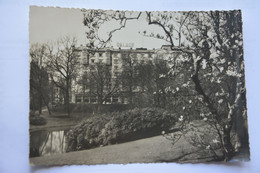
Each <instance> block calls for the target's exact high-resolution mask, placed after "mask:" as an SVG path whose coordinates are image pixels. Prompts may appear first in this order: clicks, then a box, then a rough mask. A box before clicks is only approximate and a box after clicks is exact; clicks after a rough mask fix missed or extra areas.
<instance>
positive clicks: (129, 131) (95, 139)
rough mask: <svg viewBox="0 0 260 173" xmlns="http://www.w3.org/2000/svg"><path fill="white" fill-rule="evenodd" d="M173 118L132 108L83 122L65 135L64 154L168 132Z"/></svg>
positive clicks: (170, 115) (158, 110)
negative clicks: (66, 142)
mask: <svg viewBox="0 0 260 173" xmlns="http://www.w3.org/2000/svg"><path fill="white" fill-rule="evenodd" d="M175 122H176V116H175V115H174V114H171V113H169V112H167V111H166V110H164V109H159V108H157V109H155V108H142V109H140V108H135V109H132V110H128V111H124V112H112V113H107V114H103V115H100V116H95V117H92V118H89V119H86V120H84V121H82V122H81V123H79V124H78V125H76V126H75V127H74V128H73V129H71V130H70V131H69V132H68V133H67V141H68V145H67V151H75V150H83V149H89V148H93V147H98V146H104V145H109V144H115V143H121V142H127V141H132V140H136V139H140V138H145V137H150V136H155V135H159V134H161V132H162V131H167V130H168V129H169V128H171V127H172V126H173V125H174V124H175Z"/></svg>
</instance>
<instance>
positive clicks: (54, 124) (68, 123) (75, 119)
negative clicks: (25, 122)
mask: <svg viewBox="0 0 260 173" xmlns="http://www.w3.org/2000/svg"><path fill="white" fill-rule="evenodd" d="M40 116H41V117H43V118H45V119H46V120H47V123H46V124H45V125H30V129H29V131H30V132H34V131H38V130H49V131H52V130H63V129H68V128H70V127H72V126H75V125H76V124H78V123H79V122H80V121H81V120H82V119H84V118H87V117H90V116H89V115H88V116H87V115H85V114H84V113H77V114H75V113H73V114H72V115H71V116H70V117H68V116H67V115H66V114H58V113H52V115H49V114H48V112H47V110H44V111H43V113H42V114H41V115H40Z"/></svg>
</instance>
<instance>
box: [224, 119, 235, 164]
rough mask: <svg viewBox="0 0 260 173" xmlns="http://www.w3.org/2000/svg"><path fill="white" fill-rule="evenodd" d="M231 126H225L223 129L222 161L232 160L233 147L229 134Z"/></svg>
mask: <svg viewBox="0 0 260 173" xmlns="http://www.w3.org/2000/svg"><path fill="white" fill-rule="evenodd" d="M231 127H232V126H231V125H230V124H226V125H225V127H224V128H223V157H224V161H229V160H230V159H232V157H233V156H234V152H235V150H234V147H233V145H232V143H231V137H230V132H231Z"/></svg>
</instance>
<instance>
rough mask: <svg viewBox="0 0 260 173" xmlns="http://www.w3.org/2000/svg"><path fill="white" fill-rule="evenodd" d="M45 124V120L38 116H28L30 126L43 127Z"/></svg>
mask: <svg viewBox="0 0 260 173" xmlns="http://www.w3.org/2000/svg"><path fill="white" fill-rule="evenodd" d="M46 123H47V120H46V119H45V118H43V117H40V116H30V124H31V125H36V126H40V125H45V124H46Z"/></svg>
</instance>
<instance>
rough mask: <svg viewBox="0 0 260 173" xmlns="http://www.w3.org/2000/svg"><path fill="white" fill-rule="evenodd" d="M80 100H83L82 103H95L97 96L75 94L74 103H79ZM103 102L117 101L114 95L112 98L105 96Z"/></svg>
mask: <svg viewBox="0 0 260 173" xmlns="http://www.w3.org/2000/svg"><path fill="white" fill-rule="evenodd" d="M82 98H83V99H82ZM81 102H84V103H97V98H96V97H82V96H76V103H81ZM104 102H106V103H118V97H117V96H114V97H112V98H106V99H105V101H104Z"/></svg>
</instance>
